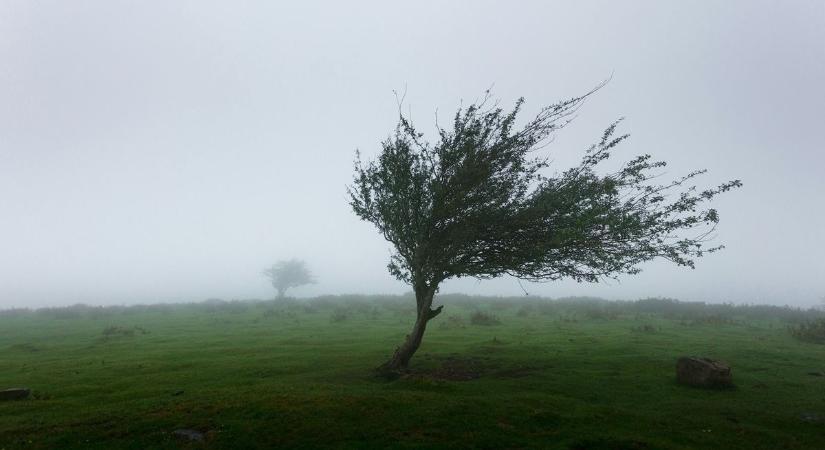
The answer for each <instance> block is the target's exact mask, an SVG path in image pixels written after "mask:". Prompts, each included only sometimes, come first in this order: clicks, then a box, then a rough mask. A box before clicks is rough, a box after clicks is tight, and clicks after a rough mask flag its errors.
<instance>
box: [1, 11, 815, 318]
mask: <svg viewBox="0 0 825 450" xmlns="http://www.w3.org/2000/svg"><path fill="white" fill-rule="evenodd" d="M286 3H287V2H263V1H261V2H204V1H189V2H161V1H156V2H121V1H111V0H106V1H78V2H60V1H50V2H49V1H44V2H29V1H23V0H21V1H4V2H2V3H0V62H2V64H0V308H9V307H21V306H46V305H64V304H71V303H77V302H84V303H90V304H121V303H137V302H141V303H154V302H173V301H200V300H203V299H206V298H224V299H236V298H237V299H244V298H271V297H273V296H274V290H273V288H272V287H271V286H270V285H269V283H268V281H267V279H266V278H265V277H263V276H262V274H261V271H262V270H263V269H265V268H266V267H268V266H270V265H271V264H272V263H273V262H275V261H277V260H280V259H287V258H292V257H297V258H301V259H303V260H305V261H307V263H308V265H309V267H310V268H311V270H312V271H313V273H314V274H315V276H316V278H317V280H318V283H316V284H314V285H312V286H308V287H302V288H296V289H294V290H292V291H290V294H293V295H296V296H313V295H319V294H339V293H403V292H405V291H407V290H409V289H408V287H407V286H405V285H404V284H403V283H401V282H399V281H396V280H395V279H393V278H392V277H391V276H390V275H389V274H388V273H387V270H386V264H387V262H388V258H389V254H390V246H389V244H388V243H386V242H385V241H384V240H383V238H382V237H381V236H380V234H379V233H377V232H376V230H375V229H374V228H373V227H372V226H371V225H370V224H367V223H365V222H360V221H359V220H358V219H357V218H356V216H355V215H354V214H353V213H352V211H351V210H350V207H349V205H348V199H347V196H346V185H347V184H348V183H349V182H350V180H351V177H352V162H353V157H354V152H355V150H356V149H360V151H361V152H362V153H363V154H364V155H365V156H366V157H371V156H373V155H375V154H376V153H377V151H378V150H379V148H380V147H379V142H380V141H381V140H382V139H384V138H385V137H386V136H387V135H388V134H389V133H390V132H391V131H392V129H393V127H394V125H395V122H396V119H397V113H398V109H397V104H396V98H395V96H394V94H393V91H405V90H406V98H405V106H404V108H405V111H408V112H410V113H411V115H412V117H413V119H414V120H415V122H416V124H417V125H418V126H419V128H420V129H421V130H422V131H424V132H426V133H429V135H430V136H432V134H433V131H434V127H435V120H436V116H435V111H436V110H437V111H438V112H439V115H440V116H441V117H442V123H444V120H445V118H447V117H449V116H450V115H451V114H452V113H453V112H454V111H455V109H456V107H457V106H458V105H459V104H460V103H461V101H462V100H463V101H464V102H465V103H466V102H468V101H472V100H474V99H476V98H478V97H479V96H480V95H481V94H482V93H483V92H484V91H485V90H486V89H487V88H490V87H491V86H492V87H493V94H494V96H495V97H496V98H498V99H500V100H501V102H502V104H503V105H505V106H509V105H512V103H513V102H514V101H515V100H516V99H517V98H518V97H520V96H524V97H525V98H526V106H525V113H524V115H523V116H522V118H523V119H526V118H527V117H529V116H530V114H531V113H534V112H536V111H537V110H538V109H539V108H540V107H541V106H543V105H546V104H549V103H552V102H554V101H557V100H560V99H566V98H569V97H572V96H574V95H578V94H582V93H584V92H586V91H588V90H589V89H591V88H592V87H594V86H595V85H597V84H598V83H599V82H601V81H602V80H604V79H606V78H609V77H612V78H611V80H610V82H609V83H608V84H607V86H606V87H604V88H603V89H601V90H600V91H599V92H598V93H597V94H596V95H594V96H593V97H592V98H590V99H589V100H588V101H587V103H586V104H585V105H584V107H583V108H582V109H581V110H580V112H579V115H578V117H577V119H576V120H575V122H573V124H571V125H570V126H569V127H567V128H566V129H564V130H562V131H561V132H560V133H559V134H558V135H557V136H556V139H555V141H554V142H553V143H552V144H551V145H550V146H549V147H547V148H546V149H545V150H544V151H545V152H546V153H547V154H548V155H550V156H551V158H552V159H553V161H554V165H553V169H551V172H552V170H559V171H560V170H563V169H565V168H567V167H568V166H569V165H570V164H572V163H574V162H576V161H577V160H578V159H579V158H580V157H581V155H582V152H583V151H584V150H585V149H586V148H587V147H588V146H589V145H590V144H591V143H592V142H594V141H596V140H597V139H598V138H599V137H600V134H601V132H602V130H603V129H604V128H605V127H606V126H607V125H609V123H610V122H612V121H613V120H615V119H617V118H619V117H626V120H625V122H623V124H622V126H621V127H622V128H621V129H622V131H625V132H629V133H631V138H630V139H629V140H628V141H627V142H625V143H623V144H622V145H621V147H620V148H619V150H618V151H617V152H616V154H615V156H614V157H615V159H617V160H626V159H630V158H631V157H633V156H635V155H638V154H642V153H650V154H652V155H653V156H654V157H655V158H657V159H664V160H666V161H668V163H669V165H668V168H667V173H666V176H668V177H677V176H680V175H682V174H685V173H687V172H688V171H690V170H692V169H696V168H707V169H709V173H708V174H707V175H705V176H704V177H702V179H701V180H700V181H701V182H702V183H707V184H708V185H715V184H718V183H720V182H723V181H726V180H729V179H734V178H738V179H741V180H742V181H743V183H744V187H743V188H742V189H738V190H735V191H734V192H731V193H728V194H726V195H723V196H721V197H720V198H719V199H718V200H717V201H715V203H714V207H716V208H717V209H718V210H719V211H720V215H721V223H720V226H719V227H718V230H717V233H716V235H717V236H718V237H717V240H716V241H715V242H718V243H721V244H724V245H725V246H726V247H727V248H726V249H725V250H723V251H721V252H718V253H715V254H713V255H709V256H708V257H706V258H703V259H701V260H699V261H698V263H697V268H696V269H695V270H690V269H685V268H679V267H675V266H673V265H671V264H669V263H667V262H663V261H655V262H650V263H648V264H645V265H644V266H643V269H644V271H643V272H642V273H641V274H640V275H637V276H632V277H631V276H625V277H620V279H619V280H618V281H613V282H610V283H604V284H578V283H575V282H553V283H543V284H535V283H522V285H523V287H524V289H526V291H527V292H528V293H529V294H530V295H544V296H552V297H558V296H567V295H594V296H601V297H605V298H610V299H632V298H639V297H648V296H667V297H675V298H680V299H684V300H702V301H709V302H737V303H739V302H746V303H776V304H790V305H800V306H807V305H813V304H817V303H819V302H820V298H821V297H822V296H825V281H823V275H825V258H823V257H822V252H823V250H825V232H823V230H825V212H823V205H824V204H825V202H823V200H822V197H821V196H822V193H823V192H825V176H823V175H825V153H824V152H823V145H822V140H821V132H822V107H823V105H825V83H823V81H822V80H825V44H823V43H825V3H823V2H819V1H807V2H806V1H799V2H757V1H753V0H743V1H727V2H715V1H707V2H678V3H677V2H668V4H667V6H665V4H664V3H659V2H634V3H627V2H622V3H621V4H619V3H618V2H607V1H605V2H576V3H575V4H573V3H572V2H567V3H555V2H539V1H536V2H512V3H505V2H478V1H472V2H470V1H467V2H449V4H448V2H413V3H409V2H407V3H404V4H401V3H392V2H359V3H357V4H346V5H345V4H339V3H337V2H324V3H315V2H300V4H298V2H288V4H286ZM441 292H464V293H469V294H493V295H524V294H523V291H522V287H521V286H520V285H519V283H518V282H517V281H516V280H514V279H512V278H501V279H496V280H492V281H477V280H473V279H466V280H451V281H449V282H446V283H445V284H443V285H442V288H441Z"/></svg>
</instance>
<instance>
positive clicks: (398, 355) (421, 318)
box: [378, 288, 443, 374]
mask: <svg viewBox="0 0 825 450" xmlns="http://www.w3.org/2000/svg"><path fill="white" fill-rule="evenodd" d="M434 294H435V289H431V288H427V289H416V294H415V300H416V304H417V305H418V308H417V316H416V319H415V324H414V325H413V329H412V331H411V332H410V334H408V335H407V338H406V339H404V343H402V344H401V346H400V347H398V348H396V349H395V353H394V354H393V355H392V358H390V360H389V361H387V362H385V363H384V364H383V365H381V366H380V367H379V368H378V370H379V371H380V372H383V373H385V374H392V373H399V372H403V371H404V370H405V369H406V368H407V366H408V365H409V363H410V359H412V357H413V355H414V354H415V352H416V350H418V347H420V346H421V340H422V338H423V337H424V330H426V329H427V322H429V321H430V320H431V319H432V318H433V317H435V316H437V315H438V314H439V313H440V312H441V308H443V306H439V307H438V308H436V309H431V308H430V307H431V306H432V304H433V295H434Z"/></svg>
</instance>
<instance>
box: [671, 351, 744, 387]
mask: <svg viewBox="0 0 825 450" xmlns="http://www.w3.org/2000/svg"><path fill="white" fill-rule="evenodd" d="M676 381H678V382H679V383H681V384H686V385H689V386H695V387H703V388H724V387H731V386H733V378H732V376H731V373H730V366H728V365H727V364H725V363H723V362H722V361H717V360H713V359H710V358H700V357H696V356H683V357H681V358H679V360H678V361H677V362H676Z"/></svg>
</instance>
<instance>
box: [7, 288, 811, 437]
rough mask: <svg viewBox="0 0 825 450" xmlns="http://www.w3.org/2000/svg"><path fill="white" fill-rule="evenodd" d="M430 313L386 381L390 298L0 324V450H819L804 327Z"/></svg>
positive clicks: (460, 302) (727, 318) (57, 316)
mask: <svg viewBox="0 0 825 450" xmlns="http://www.w3.org/2000/svg"><path fill="white" fill-rule="evenodd" d="M441 300H442V301H444V303H445V304H446V307H445V311H444V313H443V314H442V315H441V316H439V317H438V318H436V319H435V320H434V321H432V322H431V324H430V326H429V328H428V330H427V335H426V336H425V339H424V344H423V346H422V347H421V349H420V350H419V352H418V354H417V355H416V357H415V358H414V359H413V367H412V372H411V373H410V375H409V376H405V377H402V378H400V379H396V380H392V381H389V380H385V379H381V378H377V377H376V376H374V375H373V372H372V371H371V369H372V368H373V367H375V366H377V365H378V364H379V363H381V362H383V361H384V360H385V359H386V358H387V357H388V356H389V355H390V353H391V352H392V350H393V349H394V348H395V346H396V345H397V344H399V343H400V342H401V340H402V339H403V337H404V335H405V334H406V332H407V331H408V329H409V327H410V326H411V323H412V321H413V319H414V317H413V311H412V308H413V304H414V303H413V300H412V299H410V298H403V297H384V298H381V297H325V298H318V299H312V300H306V301H294V300H292V301H285V302H281V303H276V302H219V301H211V302H205V303H200V304H192V305H165V306H164V305H155V306H136V307H128V308H126V307H114V308H92V307H83V306H76V307H72V308H63V309H49V310H38V311H6V312H4V313H1V314H0V389H5V388H8V387H19V386H25V387H29V388H31V389H32V390H33V396H32V398H31V399H29V400H22V401H7V402H0V449H12V448H99V449H110V448H136V449H137V448H140V449H144V448H153V449H154V448H178V447H190V448H201V447H204V448H315V447H331V448H352V449H356V448H357V449H361V448H440V447H454V448H495V449H500V448H560V449H658V448H662V449H695V448H725V449H735V448H744V449H795V448H799V449H803V448H805V449H816V448H825V345H821V344H816V343H808V342H804V341H800V340H797V339H795V338H794V337H793V336H791V334H790V333H789V331H788V326H789V325H793V324H796V323H799V322H801V321H804V320H807V319H810V318H813V316H814V313H813V312H810V311H809V312H803V311H796V310H790V309H782V308H770V307H733V306H729V305H726V306H714V305H701V304H687V303H677V302H672V301H665V300H648V301H640V302H625V303H613V302H610V303H607V302H602V301H597V300H593V299H568V300H559V301H553V302H550V301H543V300H523V299H496V298H469V297H463V296H445V297H442V299H441ZM479 311H480V312H482V313H484V314H486V315H487V316H486V317H485V316H481V317H480V318H479V317H477V318H476V319H477V320H476V321H475V322H476V323H487V324H475V323H473V321H472V320H471V317H472V315H473V314H474V313H476V312H479ZM490 316H492V317H490ZM485 318H486V319H487V320H484V319H485ZM478 319H481V320H478ZM496 320H498V321H499V322H500V323H498V324H496V323H495V322H496ZM682 355H701V356H709V357H712V358H718V359H722V360H724V361H726V362H728V363H729V364H730V365H731V367H732V368H733V376H734V382H735V384H736V388H735V389H729V390H703V389H698V388H690V387H684V386H681V385H678V384H677V383H676V382H675V376H674V367H675V363H676V358H677V357H679V356H682ZM181 428H185V429H194V430H198V431H200V432H203V433H205V440H204V441H203V442H184V441H181V440H180V439H178V438H176V437H174V436H173V435H172V432H173V431H174V430H176V429H181Z"/></svg>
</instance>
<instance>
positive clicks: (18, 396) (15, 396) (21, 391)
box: [0, 388, 32, 401]
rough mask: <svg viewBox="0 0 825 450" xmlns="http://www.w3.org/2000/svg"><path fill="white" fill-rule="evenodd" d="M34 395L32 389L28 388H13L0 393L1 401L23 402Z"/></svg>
mask: <svg viewBox="0 0 825 450" xmlns="http://www.w3.org/2000/svg"><path fill="white" fill-rule="evenodd" d="M31 393H32V391H31V389H27V388H12V389H6V390H3V391H0V401H3V400H23V399H26V398H29V395H30V394H31Z"/></svg>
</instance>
